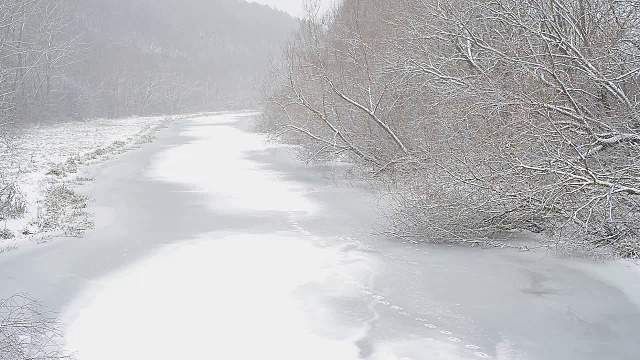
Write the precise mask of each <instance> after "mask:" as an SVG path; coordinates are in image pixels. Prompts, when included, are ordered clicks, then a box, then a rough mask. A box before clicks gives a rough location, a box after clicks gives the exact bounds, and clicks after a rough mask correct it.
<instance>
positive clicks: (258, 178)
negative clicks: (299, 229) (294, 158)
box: [150, 114, 317, 213]
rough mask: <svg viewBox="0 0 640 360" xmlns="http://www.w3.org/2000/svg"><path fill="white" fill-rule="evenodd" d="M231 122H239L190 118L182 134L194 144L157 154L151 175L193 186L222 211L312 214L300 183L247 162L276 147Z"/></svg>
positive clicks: (226, 117)
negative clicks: (249, 156) (253, 156)
mask: <svg viewBox="0 0 640 360" xmlns="http://www.w3.org/2000/svg"><path fill="white" fill-rule="evenodd" d="M250 115H251V114H249V115H243V116H250ZM233 121H237V115H234V114H227V115H218V116H210V117H201V118H196V119H194V120H193V121H192V123H193V126H192V127H190V128H189V129H188V130H186V131H184V133H183V134H182V135H185V136H189V137H193V138H195V139H196V140H193V141H192V142H191V143H189V144H186V145H182V146H179V147H176V148H172V149H168V150H166V151H165V152H163V153H161V154H159V156H158V159H157V161H156V162H155V163H154V164H153V165H152V168H151V169H150V174H151V176H152V177H155V178H158V179H163V180H166V181H171V182H176V183H181V184H186V185H190V186H195V187H196V188H198V189H200V190H201V191H203V192H205V193H208V194H211V195H213V196H215V201H212V206H213V207H218V206H224V207H225V209H228V210H229V211H232V210H233V209H234V208H235V209H240V210H245V211H246V210H256V211H300V212H307V213H311V212H313V211H314V209H315V208H316V207H317V205H316V204H313V203H312V202H310V201H309V200H308V199H307V198H305V196H304V191H305V190H304V189H303V188H302V187H301V186H300V185H299V184H296V183H293V182H290V181H285V180H283V179H282V175H281V174H277V173H276V172H273V171H269V170H266V169H264V168H262V167H261V165H260V164H259V163H257V162H254V161H251V160H249V159H247V158H246V155H247V154H250V153H251V152H258V151H264V150H266V149H268V148H270V147H276V146H278V145H276V144H273V143H270V142H269V141H268V139H267V137H266V136H264V135H259V134H250V133H246V132H243V131H241V130H239V129H236V128H234V127H232V126H227V125H229V124H230V123H232V122H233Z"/></svg>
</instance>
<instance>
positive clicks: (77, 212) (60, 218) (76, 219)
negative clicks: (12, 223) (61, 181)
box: [36, 185, 93, 236]
mask: <svg viewBox="0 0 640 360" xmlns="http://www.w3.org/2000/svg"><path fill="white" fill-rule="evenodd" d="M88 201H89V198H88V197H87V196H85V195H81V194H78V193H76V192H75V191H74V190H73V189H71V188H69V187H68V186H65V185H53V186H52V187H50V188H49V189H48V190H47V192H46V195H45V199H44V201H43V202H42V203H41V204H40V206H39V211H38V216H37V218H36V224H37V225H38V228H39V230H40V231H56V230H59V229H62V230H63V235H65V236H81V235H82V234H83V232H84V231H85V230H87V229H90V228H91V227H93V222H92V221H91V219H90V216H89V214H88V213H87V212H86V211H85V208H86V207H87V202H88Z"/></svg>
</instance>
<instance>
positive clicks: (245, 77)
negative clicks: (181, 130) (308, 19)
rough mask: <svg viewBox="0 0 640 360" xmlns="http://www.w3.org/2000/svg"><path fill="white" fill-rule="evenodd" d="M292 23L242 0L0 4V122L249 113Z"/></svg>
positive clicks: (0, 0) (14, 0) (25, 0)
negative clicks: (231, 110) (238, 108)
mask: <svg viewBox="0 0 640 360" xmlns="http://www.w3.org/2000/svg"><path fill="white" fill-rule="evenodd" d="M296 24H297V23H296V20H294V19H293V18H291V17H289V16H288V15H287V14H285V13H283V12H279V11H275V10H272V9H271V8H269V7H266V6H261V5H257V4H248V3H246V2H243V1H240V0H190V1H181V0H109V1H103V0H82V1H73V0H0V122H6V121H7V120H14V122H24V121H49V120H52V119H69V118H73V119H80V118H87V117H103V116H108V117H120V116H128V115H134V114H135V115H144V114H158V113H176V112H185V111H202V110H213V109H218V108H222V107H225V108H229V107H235V106H248V105H249V104H250V101H251V99H252V95H253V91H254V84H255V80H256V78H257V77H258V76H260V75H261V74H262V73H263V72H264V71H265V70H266V64H267V63H268V62H267V59H268V57H269V56H270V54H271V53H272V52H273V50H274V49H276V48H277V47H278V46H279V45H280V44H281V42H283V41H285V40H286V39H287V38H288V36H289V35H290V33H291V31H292V30H293V29H294V28H295V26H296Z"/></svg>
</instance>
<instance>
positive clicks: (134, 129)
mask: <svg viewBox="0 0 640 360" xmlns="http://www.w3.org/2000/svg"><path fill="white" fill-rule="evenodd" d="M174 119H175V117H165V116H155V117H133V118H126V119H97V120H89V121H83V122H68V123H57V124H47V125H30V126H25V127H20V128H17V129H11V130H10V131H9V130H5V132H4V133H3V136H1V137H0V188H4V187H6V186H8V185H10V184H14V185H15V186H16V189H17V190H18V194H17V201H19V202H22V203H23V204H24V211H25V212H24V214H23V215H22V216H19V217H18V218H16V219H4V221H2V224H0V228H1V229H3V234H4V236H1V237H0V253H1V252H4V251H7V250H11V249H15V248H16V247H17V246H18V245H19V244H21V243H24V242H25V241H29V240H31V241H36V242H41V241H46V240H47V239H49V238H51V237H52V236H56V235H67V236H69V235H70V236H74V235H80V234H81V233H82V231H83V230H84V229H86V228H89V227H91V219H90V217H89V216H88V215H87V214H85V213H83V211H82V209H83V208H84V207H85V206H86V201H88V200H89V199H88V198H86V197H84V196H82V195H79V194H76V193H75V192H74V191H73V188H74V186H75V185H78V184H79V183H82V182H84V181H90V180H92V178H91V175H90V174H88V173H86V169H87V166H88V165H91V164H96V163H100V162H102V161H105V160H107V159H109V158H112V157H113V156H115V155H117V154H119V153H122V152H125V151H127V150H130V149H133V148H136V147H138V146H140V145H141V144H143V143H146V142H149V141H151V140H152V138H153V133H154V131H156V130H157V129H159V128H161V127H163V126H165V125H166V124H167V123H168V122H169V121H172V120H174Z"/></svg>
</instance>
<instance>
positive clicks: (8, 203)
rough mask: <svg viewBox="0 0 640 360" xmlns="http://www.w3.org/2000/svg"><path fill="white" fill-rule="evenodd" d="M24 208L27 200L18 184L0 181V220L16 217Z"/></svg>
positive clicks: (21, 214) (20, 214) (21, 213)
mask: <svg viewBox="0 0 640 360" xmlns="http://www.w3.org/2000/svg"><path fill="white" fill-rule="evenodd" d="M26 209H27V202H26V200H25V198H24V195H23V194H22V192H20V189H19V188H18V186H17V185H16V184H15V183H10V184H2V183H1V182H0V220H11V219H18V218H20V217H22V216H23V215H24V213H25V211H26Z"/></svg>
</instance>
